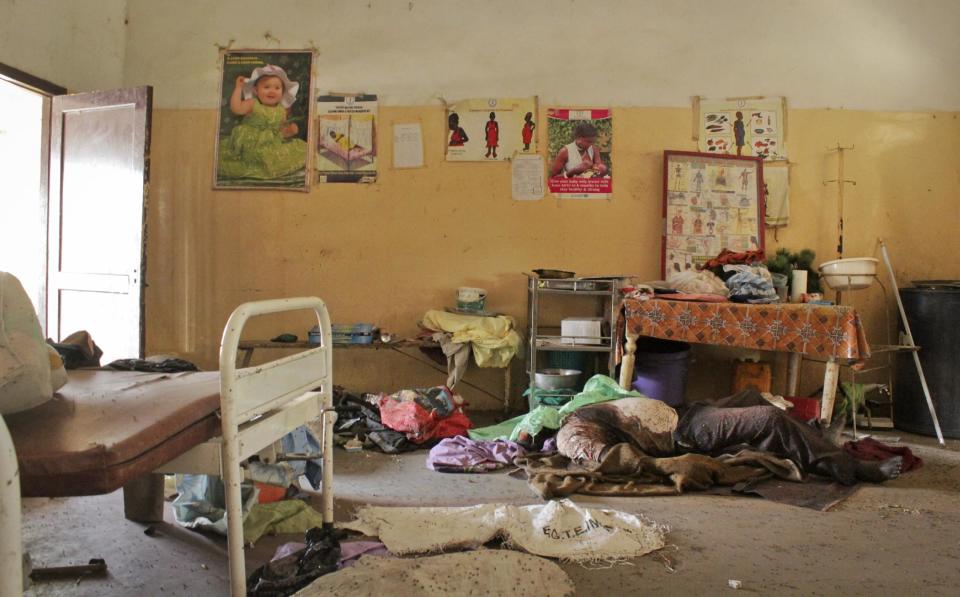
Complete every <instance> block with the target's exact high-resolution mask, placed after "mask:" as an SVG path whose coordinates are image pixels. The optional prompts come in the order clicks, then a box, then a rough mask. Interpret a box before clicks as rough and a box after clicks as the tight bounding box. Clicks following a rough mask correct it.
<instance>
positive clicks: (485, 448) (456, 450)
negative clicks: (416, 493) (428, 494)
mask: <svg viewBox="0 0 960 597" xmlns="http://www.w3.org/2000/svg"><path fill="white" fill-rule="evenodd" d="M526 453H527V451H526V450H524V449H523V447H522V446H520V445H519V444H516V443H514V442H510V441H506V440H497V441H485V440H479V441H478V440H472V439H470V438H468V437H464V436H457V437H448V438H445V439H443V440H441V441H440V443H439V444H437V445H436V446H434V447H433V449H431V450H430V453H429V454H428V455H427V468H428V469H430V470H433V471H438V472H441V473H485V472H487V471H492V470H496V469H498V468H502V467H504V466H506V465H508V464H513V459H514V458H517V457H518V456H524V455H526Z"/></svg>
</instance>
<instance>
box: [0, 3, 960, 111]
mask: <svg viewBox="0 0 960 597" xmlns="http://www.w3.org/2000/svg"><path fill="white" fill-rule="evenodd" d="M124 5H126V13H127V16H128V18H129V25H127V27H126V42H125V45H124V42H123V41H122V40H121V39H120V37H121V35H122V33H120V32H119V29H118V27H122V16H123V12H124V10H123V7H124ZM0 7H2V11H3V13H2V14H0V62H7V63H9V64H11V65H13V66H16V67H18V68H21V69H22V70H26V71H28V72H31V73H32V74H36V75H38V76H41V77H45V78H48V79H51V80H52V81H54V82H56V83H60V84H64V85H67V86H68V87H70V88H71V89H93V88H97V87H104V86H109V85H115V84H121V83H122V84H124V85H141V84H150V85H153V86H154V87H155V100H156V105H158V106H159V107H165V108H211V107H214V106H216V103H217V88H218V80H219V63H218V56H217V48H216V46H217V45H224V46H225V45H228V44H230V45H232V47H233V48H258V49H269V48H274V49H279V48H282V49H296V48H309V47H316V48H317V50H319V58H318V67H317V88H318V89H319V90H337V91H369V92H375V93H379V94H381V96H382V101H383V102H384V103H388V104H394V105H398V104H399V105H404V104H427V103H432V102H435V101H436V98H437V97H439V96H442V97H445V98H447V99H459V98H466V97H486V96H524V95H533V94H536V95H539V96H540V97H541V101H542V102H543V103H544V104H568V105H573V104H601V105H614V106H688V105H689V104H690V96H693V95H704V96H707V97H713V98H720V97H727V96H735V95H785V96H787V98H788V101H789V103H790V105H791V106H792V107H799V108H822V107H831V108H849V109H875V110H924V109H938V110H958V109H960V76H958V75H960V1H958V0H765V1H763V2H757V1H756V0H724V1H722V2H718V1H716V0H672V1H669V0H276V1H273V2H270V1H268V0H164V1H156V0H126V2H124V0H106V1H98V0H59V1H57V0H29V1H28V0H0ZM8 13H9V15H10V18H8V16H7V15H8ZM118 68H120V69H122V77H120V78H118V76H117V69H118Z"/></svg>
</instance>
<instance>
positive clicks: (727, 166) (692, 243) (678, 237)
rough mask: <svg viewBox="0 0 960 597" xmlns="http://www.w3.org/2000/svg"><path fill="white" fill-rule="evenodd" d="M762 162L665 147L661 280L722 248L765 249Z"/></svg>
mask: <svg viewBox="0 0 960 597" xmlns="http://www.w3.org/2000/svg"><path fill="white" fill-rule="evenodd" d="M763 166H764V164H763V160H761V159H760V158H758V157H744V156H739V157H738V156H724V155H713V154H707V153H695V152H688V151H666V152H664V156H663V217H664V219H665V220H666V226H665V230H664V237H663V256H662V275H663V277H664V279H669V277H670V276H671V275H673V274H677V273H681V272H685V271H695V270H696V269H697V268H698V267H699V266H701V265H703V264H704V263H706V262H707V261H709V260H710V259H713V258H714V257H716V256H717V255H719V254H720V251H721V250H723V249H730V250H731V251H734V252H741V251H752V250H756V249H763V248H764V237H763V232H764V228H763V221H764V220H763V217H764V210H763V200H762V197H763V195H762V191H761V189H762V188H763V183H764V167H763Z"/></svg>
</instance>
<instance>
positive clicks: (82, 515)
mask: <svg viewBox="0 0 960 597" xmlns="http://www.w3.org/2000/svg"><path fill="white" fill-rule="evenodd" d="M885 435H887V436H891V435H897V436H899V437H901V438H902V440H903V441H904V443H905V444H906V445H909V446H910V447H911V448H912V449H913V450H914V451H915V452H916V453H917V454H918V455H919V456H921V457H922V458H923V459H924V460H925V466H924V468H922V469H921V470H919V471H916V472H912V473H909V474H907V475H905V476H904V477H902V478H900V479H897V480H894V481H891V482H888V483H886V484H885V485H883V486H863V487H861V489H860V490H859V491H858V492H857V493H855V494H854V495H853V496H852V497H850V498H849V499H847V500H846V501H845V502H843V503H841V504H840V505H838V506H836V507H835V508H834V509H833V510H831V511H830V512H816V511H812V510H806V509H801V508H796V507H792V506H786V505H782V504H776V503H771V502H767V501H764V500H761V499H758V498H747V497H719V496H703V495H696V494H689V495H684V496H679V497H656V498H605V499H600V498H590V497H582V498H577V499H576V500H575V501H577V502H579V503H582V504H588V505H597V506H602V507H608V508H616V509H620V510H623V511H626V512H632V513H643V514H645V515H646V516H648V517H650V518H652V519H654V520H656V521H658V522H662V523H666V524H668V525H669V526H670V528H671V532H670V534H669V536H668V542H669V546H668V548H667V549H665V550H663V551H662V552H661V553H659V554H653V555H649V556H646V557H644V558H639V559H637V560H635V561H632V562H628V563H627V564H625V565H618V566H613V567H606V568H588V567H583V566H579V565H572V564H563V565H562V566H563V568H564V569H565V570H566V571H567V573H568V574H569V575H570V577H571V578H572V579H573V581H574V583H575V584H576V587H577V593H578V594H582V595H632V594H640V593H641V592H643V593H647V592H650V593H651V594H656V595H707V594H709V595H713V594H719V593H725V592H732V590H731V589H729V588H727V581H728V580H739V581H741V583H742V589H741V591H744V592H750V593H754V594H763V595H771V594H777V595H878V594H882V595H893V594H904V593H907V592H911V593H913V594H921V595H948V594H949V595H953V594H955V591H956V587H957V586H960V569H958V567H957V564H956V563H957V561H960V532H958V530H957V529H960V499H958V498H960V441H957V440H952V441H949V440H948V445H947V447H946V448H940V447H937V446H936V444H935V442H934V441H933V440H931V439H930V438H925V437H920V436H913V435H909V434H903V433H896V434H885ZM883 436H884V434H881V435H880V437H883ZM424 457H425V453H423V452H415V453H409V454H404V455H401V456H387V455H384V454H379V453H367V452H363V453H355V454H350V453H346V452H343V451H340V450H338V451H337V453H336V469H335V481H334V483H335V489H336V498H337V502H336V506H337V518H338V519H341V520H342V519H344V518H347V517H348V516H349V513H350V511H351V510H353V509H354V508H355V507H357V506H358V505H361V504H377V505H436V506H453V505H470V504H477V503H487V502H505V503H512V504H533V503H539V501H540V500H539V499H538V498H537V497H536V496H535V495H534V494H533V493H532V492H531V491H530V489H529V488H528V487H527V485H526V483H525V482H524V481H522V480H520V479H516V478H513V477H510V476H508V475H506V474H502V473H494V474H488V475H448V474H441V473H434V472H431V471H429V470H427V469H426V468H425V466H424ZM122 511H123V500H122V495H121V493H120V492H116V493H113V494H110V495H106V496H96V497H84V498H65V499H40V498H36V499H28V500H25V505H24V531H23V533H24V545H25V547H26V549H27V550H28V551H29V552H30V554H31V557H32V559H33V561H34V563H35V564H37V565H46V566H55V565H64V564H75V563H85V562H86V561H87V560H88V559H90V558H93V557H102V558H104V559H105V560H106V561H107V565H108V567H109V576H108V577H107V578H103V579H92V578H88V579H83V580H81V581H80V582H79V583H77V582H75V581H73V580H70V581H58V582H48V583H44V584H42V585H35V586H34V587H33V588H32V589H30V590H29V591H28V593H27V594H28V595H36V596H43V595H71V596H72V595H103V596H112V595H142V596H146V595H194V596H196V595H204V596H206V595H226V594H227V593H228V591H227V584H228V583H227V562H226V552H225V548H224V541H222V540H220V539H218V538H210V537H208V536H205V535H201V534H198V533H194V532H191V531H186V530H183V529H180V528H178V527H176V526H175V525H173V524H172V518H171V517H170V512H169V508H168V509H167V515H166V516H167V522H166V523H164V524H160V525H156V530H157V532H156V533H155V534H154V535H153V536H148V535H146V534H144V529H145V528H146V525H142V524H137V523H133V522H129V521H127V520H125V519H124V518H123V514H122ZM296 539H297V538H296V537H295V536H285V537H283V536H277V537H267V538H264V539H262V540H261V541H260V542H258V544H257V546H256V547H255V548H253V549H251V550H248V553H247V566H248V570H250V569H252V568H253V567H255V566H257V565H259V564H260V563H262V562H263V561H265V560H266V559H268V558H269V556H270V555H271V554H272V552H273V550H274V549H275V548H276V546H277V545H279V544H281V543H284V542H286V541H290V540H296Z"/></svg>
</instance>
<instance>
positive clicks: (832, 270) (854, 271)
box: [820, 257, 878, 292]
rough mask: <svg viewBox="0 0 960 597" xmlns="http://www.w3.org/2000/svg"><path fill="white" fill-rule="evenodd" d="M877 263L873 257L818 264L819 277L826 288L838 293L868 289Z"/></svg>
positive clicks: (875, 271) (836, 260) (874, 274)
mask: <svg viewBox="0 0 960 597" xmlns="http://www.w3.org/2000/svg"><path fill="white" fill-rule="evenodd" d="M877 263H878V261H877V260H876V259H874V258H873V257H851V258H850V259H835V260H833V261H826V262H824V263H821V264H820V277H821V278H823V281H824V283H825V284H826V285H827V286H829V287H830V288H832V289H834V290H836V291H838V292H845V291H847V290H860V289H863V288H869V287H870V285H871V284H873V280H874V278H875V277H876V273H877Z"/></svg>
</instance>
